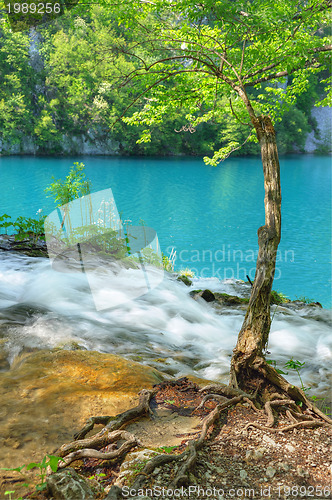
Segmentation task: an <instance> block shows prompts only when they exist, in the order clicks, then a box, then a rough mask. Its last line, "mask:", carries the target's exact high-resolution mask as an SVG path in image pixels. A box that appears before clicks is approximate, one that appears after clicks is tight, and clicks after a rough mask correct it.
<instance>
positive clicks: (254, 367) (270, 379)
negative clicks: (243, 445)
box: [231, 356, 332, 425]
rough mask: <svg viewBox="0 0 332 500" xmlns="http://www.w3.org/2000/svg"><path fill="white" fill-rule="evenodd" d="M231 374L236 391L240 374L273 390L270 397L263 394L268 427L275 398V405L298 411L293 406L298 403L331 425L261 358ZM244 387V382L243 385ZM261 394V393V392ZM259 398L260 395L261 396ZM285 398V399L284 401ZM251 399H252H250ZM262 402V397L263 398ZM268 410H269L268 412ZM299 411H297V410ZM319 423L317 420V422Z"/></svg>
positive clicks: (298, 389)
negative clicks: (286, 406)
mask: <svg viewBox="0 0 332 500" xmlns="http://www.w3.org/2000/svg"><path fill="white" fill-rule="evenodd" d="M231 370H232V373H231V380H232V383H233V384H234V383H235V385H236V387H235V389H236V390H239V389H238V385H239V381H238V380H237V377H238V376H239V375H240V374H241V372H242V373H243V372H244V373H246V377H247V378H248V379H249V380H250V379H251V378H252V377H251V375H253V376H254V377H255V378H257V377H258V378H259V379H261V380H263V381H264V382H265V388H266V387H267V386H269V385H270V386H271V387H272V388H273V389H272V390H273V392H272V393H270V395H268V393H267V394H265V401H264V403H265V404H266V403H267V402H269V405H268V406H267V407H265V410H266V411H267V414H268V418H269V420H268V423H269V425H273V423H272V424H271V423H270V422H271V421H272V418H273V414H272V410H271V405H273V404H276V403H275V398H277V401H279V402H278V403H277V404H279V405H280V404H282V405H285V404H288V405H291V406H293V407H295V408H296V409H298V406H297V405H295V403H297V402H299V403H301V404H302V405H304V408H307V409H308V410H309V411H311V412H312V413H313V414H314V415H315V416H316V417H319V418H320V419H322V420H324V421H325V422H327V423H328V424H329V425H332V420H331V419H330V418H329V417H328V416H327V415H325V414H324V413H323V412H322V411H321V410H319V408H317V407H316V406H315V405H314V404H313V403H312V402H311V401H310V400H309V399H308V398H307V397H306V395H305V393H304V392H303V391H302V390H301V389H300V388H298V387H296V386H295V385H293V384H290V383H289V382H288V381H287V380H286V379H284V378H283V377H282V376H281V375H280V374H279V373H278V372H277V371H276V370H275V368H273V366H271V365H269V364H268V363H267V362H266V360H265V359H264V358H263V357H261V356H257V357H256V358H255V359H254V360H253V361H251V362H250V366H249V367H246V369H244V368H243V370H241V369H240V367H239V366H237V368H236V370H235V368H234V366H233V367H232V369H231ZM243 385H245V381H244V383H243ZM262 393H263V391H262ZM261 397H263V396H262V394H261ZM285 398H286V399H285ZM251 399H252V397H251ZM263 400H264V397H263ZM269 408H270V410H271V411H270V410H269ZM298 411H299V410H298ZM317 421H318V422H319V420H317Z"/></svg>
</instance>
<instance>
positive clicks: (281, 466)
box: [278, 462, 289, 472]
mask: <svg viewBox="0 0 332 500" xmlns="http://www.w3.org/2000/svg"><path fill="white" fill-rule="evenodd" d="M278 468H279V469H280V470H282V471H284V472H288V471H289V465H288V463H287V462H280V463H279V465H278Z"/></svg>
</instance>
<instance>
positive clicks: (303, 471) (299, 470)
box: [296, 465, 309, 477]
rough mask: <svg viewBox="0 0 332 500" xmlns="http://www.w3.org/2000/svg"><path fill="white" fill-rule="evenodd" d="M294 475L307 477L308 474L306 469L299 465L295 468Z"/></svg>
mask: <svg viewBox="0 0 332 500" xmlns="http://www.w3.org/2000/svg"><path fill="white" fill-rule="evenodd" d="M296 473H297V475H298V476H300V477H309V472H308V471H307V470H306V469H303V467H301V466H300V465H298V466H297V467H296Z"/></svg>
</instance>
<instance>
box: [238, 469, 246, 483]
mask: <svg viewBox="0 0 332 500" xmlns="http://www.w3.org/2000/svg"><path fill="white" fill-rule="evenodd" d="M247 477H248V472H247V471H245V470H244V469H241V470H240V478H241V479H242V481H244V480H245V479H247Z"/></svg>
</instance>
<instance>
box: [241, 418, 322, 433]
mask: <svg viewBox="0 0 332 500" xmlns="http://www.w3.org/2000/svg"><path fill="white" fill-rule="evenodd" d="M323 425H325V424H324V422H319V421H318V420H306V421H303V422H297V423H296V424H291V425H286V426H285V427H266V426H265V425H259V424H257V423H256V422H250V423H249V424H247V425H246V426H245V427H244V429H245V430H247V429H248V428H249V427H256V428H257V429H260V430H261V431H269V432H285V431H290V430H292V429H295V428H298V427H307V428H308V427H309V428H315V427H322V426H323Z"/></svg>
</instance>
